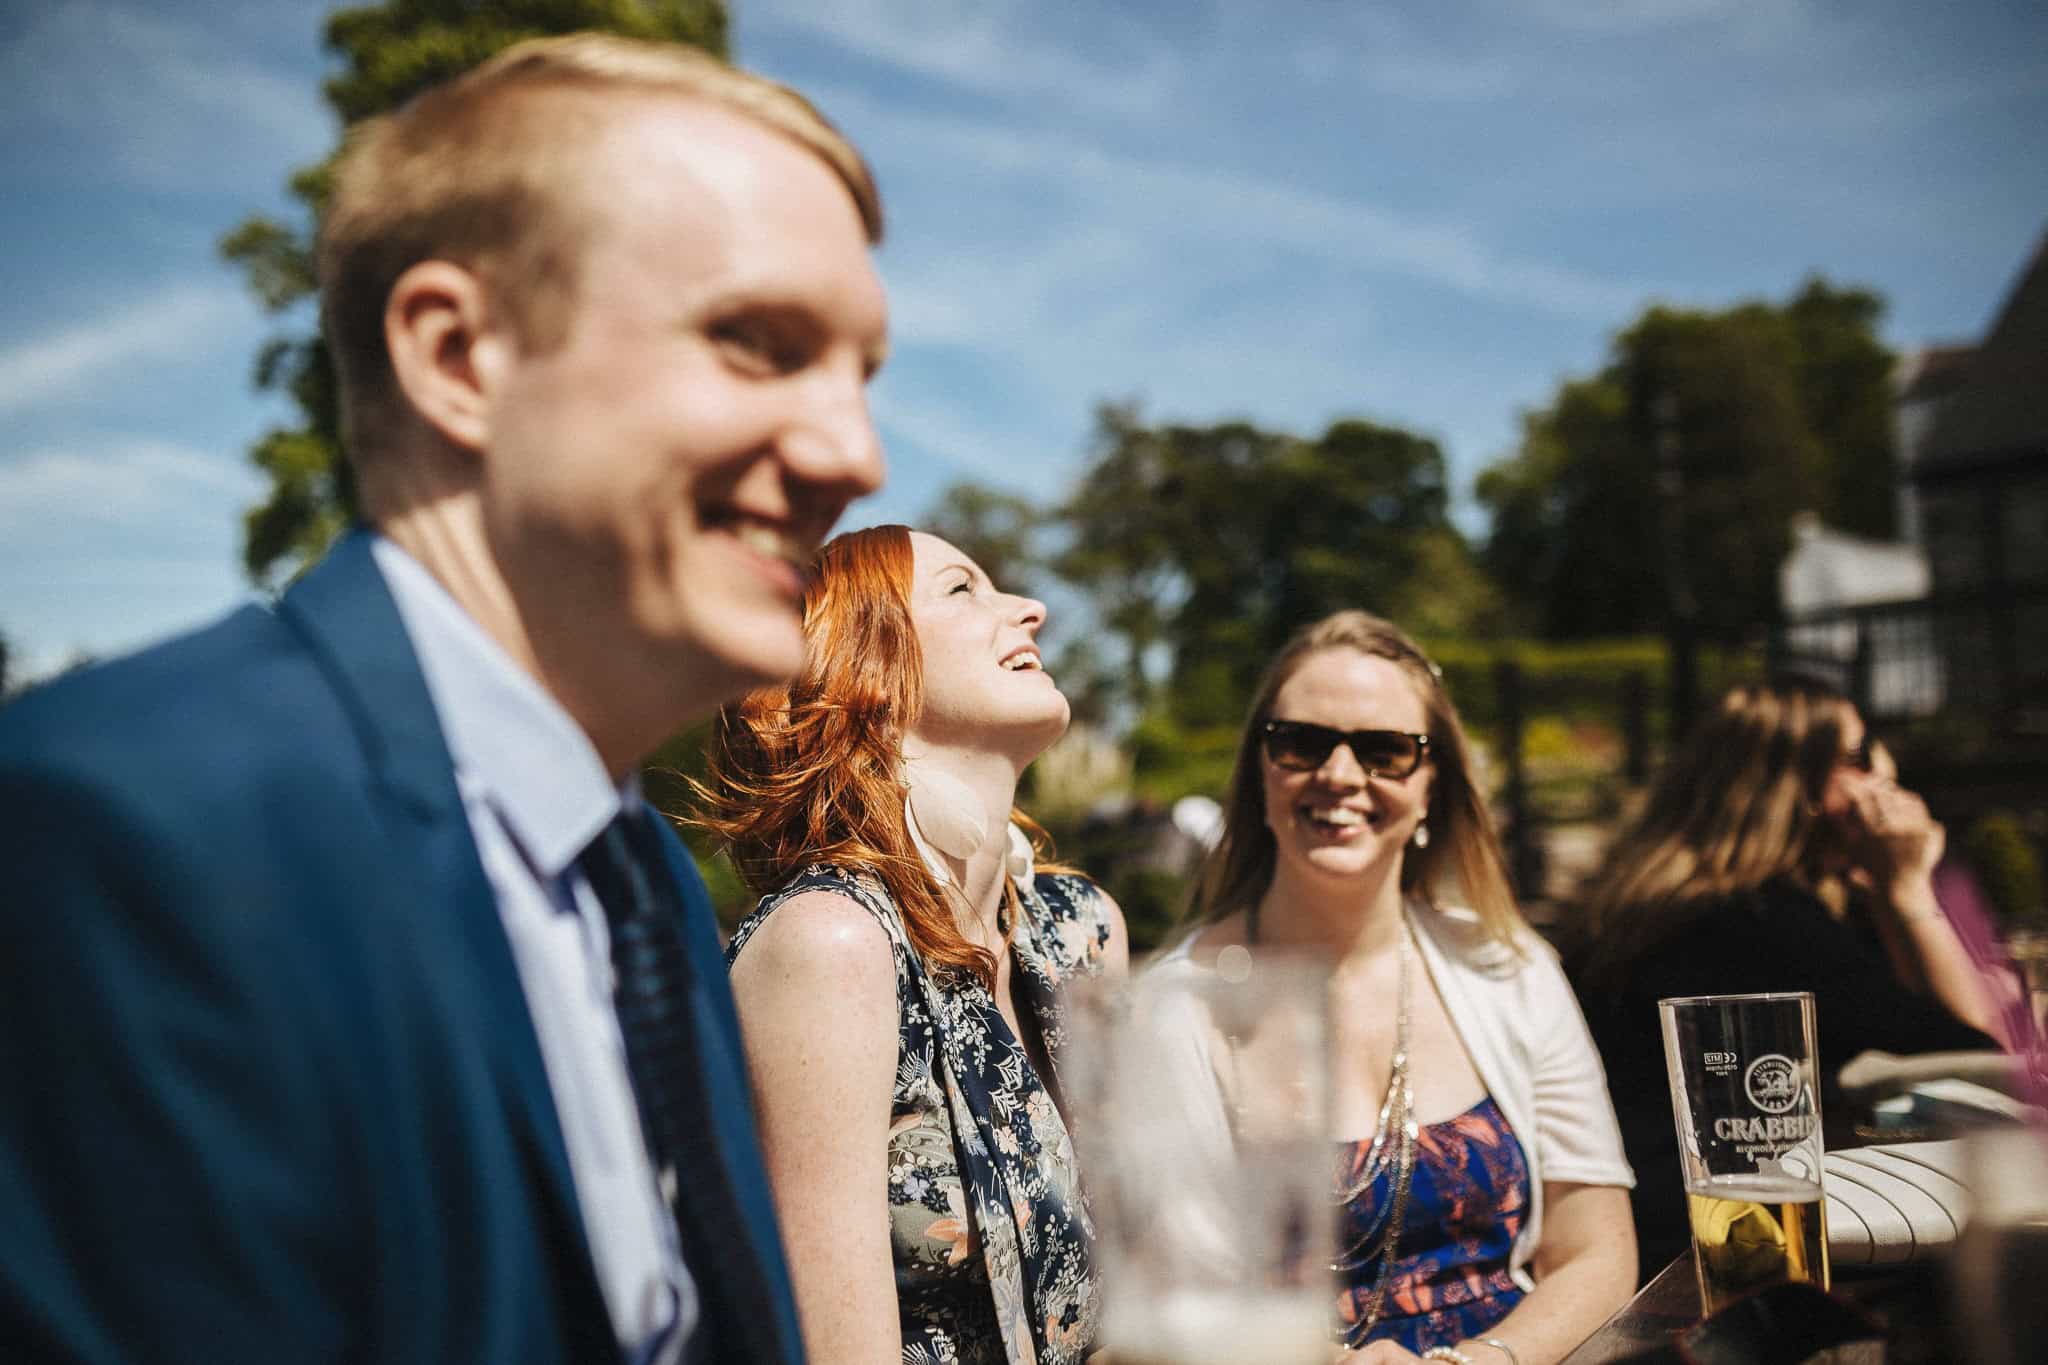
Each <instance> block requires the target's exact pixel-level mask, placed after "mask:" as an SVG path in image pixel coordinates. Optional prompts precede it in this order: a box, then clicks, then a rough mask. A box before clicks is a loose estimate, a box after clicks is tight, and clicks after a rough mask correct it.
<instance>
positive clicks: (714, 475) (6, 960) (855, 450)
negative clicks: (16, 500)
mask: <svg viewBox="0 0 2048 1365" xmlns="http://www.w3.org/2000/svg"><path fill="white" fill-rule="evenodd" d="M880 232H881V216H880V207H879V203H878V201H877V198H876V194H875V189H874V185H873V182H872V180H871V178H870V177H869V175H868V172H867V170H866V168H865V166H864V165H863V164H862V162H861V159H860V157H859V154H858V153H857V152H855V151H854V149H853V148H852V147H851V146H850V145H849V144H848V143H847V142H846V141H845V140H844V139H843V138H842V137H841V136H840V135H839V134H838V133H837V132H836V131H834V130H833V129H832V128H831V127H830V125H828V124H827V123H825V122H824V120H823V119H822V118H821V117H820V116H819V115H818V114H817V113H816V112H815V111H814V110H812V109H811V108H810V106H809V105H808V104H806V103H805V102H804V101H803V100H802V99H801V98H800V97H798V96H796V95H795V94H793V93H792V92H790V91H787V90H785V89H783V88H781V87H779V86H775V85H773V84H771V83H769V82H766V81H762V80H759V79H757V78H755V77H751V76H747V75H745V74H742V73H739V72H736V71H734V70H732V69H731V68H728V67H725V66H724V65H722V64H720V63H716V62H714V61H712V60H710V59H708V58H704V57H702V56H701V55H700V54H696V53H694V52H690V51H687V50H684V49H680V48H671V47H667V46H663V45H657V44H643V43H635V42H629V41H626V40H621V39H615V38H603V37H596V36H591V35H580V36H577V37H573V38H567V39H553V40H542V41H538V42H534V43H527V44H522V45H521V46H519V47H517V48H514V49H511V50H508V51H507V52H506V53H504V54H502V55H500V56H499V57H497V58H495V59H493V60H492V61H491V62H489V63H487V64H485V65H484V66H482V67H479V68H477V69H476V70H475V71H473V72H471V73H470V74H468V75H467V76H464V77H461V78H459V79H458V80H456V81H454V82H451V83H449V84H447V85H444V86H441V87H438V88H437V89H435V90H432V91H429V92H427V93H426V94H424V95H422V96H420V97H419V98H417V99H415V100H414V101H413V102H411V103H410V104H408V105H407V106H406V107H405V108H404V109H402V110H400V111H399V112H398V113H396V114H395V115H392V116H389V117H384V118H379V119H375V120H371V121H368V122H366V123H365V124H363V125H360V126H359V127H358V128H356V129H355V130H354V131H353V132H352V134H351V137H350V141H349V144H348V148H347V151H346V153H345V155H344V157H343V159H342V161H341V163H340V165H339V166H338V168H337V172H336V176H335V180H334V186H333V194H332V198H331V200H330V202H329V205H328V209H327V213H326V215H325V219H324V222H323V226H322V234H321V242H320V257H319V271H320V275H321V282H322V303H323V320H324V325H325V328H326V337H327V341H328V344H329V346H330V348H331V350H332V353H333V355H334V358H335V361H336V369H337V373H338V376H339V379H340V384H341V389H340V401H341V405H342V410H343V415H344V426H345V431H346V436H347V444H348V448H349V453H350V460H351V465H352V471H353V473H354V475H355V477H356V480H357V486H358V488H359V489H360V491H361V494H362V503H363V506H364V508H365V512H366V519H367V523H368V524H367V525H366V526H365V527H362V528H358V529H357V530H356V531H354V532H353V533H351V534H350V535H349V536H347V537H346V538H344V539H343V540H342V541H341V542H340V543H339V544H338V545H337V546H336V547H335V549H334V550H333V551H332V552H331V553H330V554H329V555H328V556H327V557H326V559H325V560H324V561H323V562H322V563H321V564H319V565H318V566H316V567H315V568H313V569H312V570H311V571H310V572H308V573H307V574H306V575H305V576H304V578H303V579H301V580H300V581H299V582H298V583H297V584H296V585H294V586H293V587H292V588H291V589H290V590H289V591H288V592H286V593H285V594H284V596H283V598H282V600H281V601H280V602H279V603H278V604H277V605H276V607H275V609H259V608H254V607H252V608H249V609H246V610H243V611H241V612H239V613H237V614H235V615H233V616H230V617H228V618H227V619H226V620H224V621H222V622H220V623H219V624H217V625H214V626H212V627H210V628H207V629H204V630H201V631H198V632H196V633H194V634H192V635H188V636H185V637H183V638H181V639H176V640H173V641H171V642H170V643H168V644H165V645H162V646H160V647H157V648H155V649H151V650H149V651H146V652H144V653H142V654H140V655H137V656H134V657H132V658H128V659H125V660H122V661H119V662H115V663H112V664H109V665H107V666H105V667H101V668H96V669H92V670H89V671H87V672H85V673H83V674H81V675H78V676H74V677H72V678H70V679H67V680H65V681H63V682H60V683H57V684H53V685H51V686H49V687H46V688H44V689H42V690H41V691H40V692H37V693H33V694H31V695H29V696H28V697H26V698H23V699H21V700H19V701H18V702H16V703H15V704H13V705H12V706H10V707H8V708H7V709H6V710H5V711H0V876H4V877H5V878H6V891H5V893H4V896H0V1359H5V1360H8V1361H22V1360H65V1361H84V1362H95V1363H97V1362H142V1361H180V1362H187V1361H209V1362H210V1361H222V1362H255V1361H291V1362H301V1361H379V1362H384V1361H390V1362H418V1363H419V1365H428V1362H433V1365H443V1363H444V1362H450V1361H475V1362H493V1363H497V1362H535V1363H536V1365H540V1363H541V1362H549V1363H552V1362H560V1361H577V1362H582V1361H606V1360H611V1361H619V1360H631V1361H636V1362H640V1361H644V1362H657V1363H658V1365H675V1362H684V1361H688V1362H698V1361H745V1362H750V1363H751V1362H789V1363H790V1365H795V1362H799V1361H801V1359H802V1356H803V1351H802V1345H801V1342H800V1340H799V1337H798V1328H797V1323H796V1318H795V1311H794V1308H793V1306H792V1302H791V1297H790V1292H789V1285H788V1282H787V1271H786V1269H785V1267H784V1264H783V1259H782V1251H781V1246H780V1242H779V1239H778V1234H777V1232H776V1226H775V1218H774V1213H773V1209H772V1205H771V1203H770V1201H769V1197H768V1192H767V1189H766V1185H765V1179H764V1176H763V1173H762V1169H761V1165H760V1160H759V1156H758V1153H757V1150H756V1143H755V1135H754V1130H753V1126H752V1118H751V1115H750V1112H749V1097H748V1087H747V1080H746V1075H745V1071H744V1067H743V1063H742V1060H741V1052H740V1047H739V1040H738V1036H737V1025H736V1023H735V1020H734V1017H733V1011H732V1004H731V998H730V996H729V994H728V992H727V989H726V984H725V976H724V972H723V970H722V968H721V967H720V965H719V945H718V939H717V933H716V929H715V926H714V925H713V923H712V922H711V919H710V913H709V909H708V905H707V903H706V899H705V896H704V894H703V886H702V883H701V882H700V881H699V880H698V879H697V876H696V872H695V869H694V868H693V867H692V866H691V865H690V863H689V860H688V857H687V855H686V854H685V853H684V852H683V851H682V848H681V846H680V844H678V843H677V842H676V840H675V838H674V836H673V834H672V833H670V832H669V831H668V829H667V828H666V827H665V826H663V825H662V824H661V823H660V822H659V820H658V819H654V818H652V817H651V814H650V812H648V811H647V810H646V808H645V806H644V803H643V802H641V800H640V797H639V795H638V788H637V786H636V783H635V779H634V776H633V774H634V772H635V769H636V766H637V764H638V763H639V761H640V760H641V758H642V757H643V756H644V755H645V754H647V753H648V752H649V751H650V750H652V749H653V748H654V747H655V746H656V745H657V744H658V743H659V742H660V741H661V740H663V739H664V738H665V737H666V736H668V735H669V734H671V733H673V732H674V731H675V730H676V729H678V728H679V727H680V726H682V725H683V724H685V723H686V722H688V721H689V720H691V719H692V718H693V717H697V716H700V715H703V714H706V713H708V711H709V710H711V709H712V708H713V707H715V706H716V705H717V704H718V703H719V702H720V701H722V700H724V699H726V698H729V697H732V696H734V695H736V694H738V693H739V692H741V691H743V690H744V689H746V688H748V687H750V686H754V685H757V684H761V683H766V682H770V681H773V680H776V679H779V678H782V677H785V676H787V675H788V674H789V673H790V672H792V671H793V670H794V668H795V666H796V664H797V662H798V659H799V656H800V653H801V649H802V634H801V621H800V607H799V602H800V589H801V582H802V568H801V566H802V565H803V563H804V562H805V561H807V560H808V558H809V557H810V554H811V552H812V551H813V550H814V549H815V548H816V546H817V545H818V543H819V542H820V541H821V540H822V539H823V538H824V536H825V535H826V533H827V531H828V529H829V528H830V527H831V525H832V523H833V522H834V521H835V520H836V518H837V517H838V515H839V513H840V512H841V511H842V510H843V509H844V507H845V506H846V504H847V503H848V502H849V501H850V500H851V499H853V498H855V497H857V496H859V495H861V494H862V493H865V492H868V491H871V490H872V489H874V488H875V487H876V486H877V485H878V484H879V482H880V478H881V460H880V452H879V449H878V446H877V443H876V439H875V434H874V431H873V428H872V426H871V424H870V422H869V419H868V415H867V410H866V405H865V384H866V381H867V379H868V378H869V376H870V375H871V374H872V373H873V371H874V369H875V367H876V366H877V365H878V364H879V363H880V360H881V355H882V350H883V346H884V338H885V332H886V315H885V305H884V302H883V297H882V291H881V287H880V284H879V282H878V281H877V279H876V277H875V274H874V272H873V269H872V266H871V263H870V261H869V258H868V246H869V244H870V243H871V242H873V241H876V240H879V236H880Z"/></svg>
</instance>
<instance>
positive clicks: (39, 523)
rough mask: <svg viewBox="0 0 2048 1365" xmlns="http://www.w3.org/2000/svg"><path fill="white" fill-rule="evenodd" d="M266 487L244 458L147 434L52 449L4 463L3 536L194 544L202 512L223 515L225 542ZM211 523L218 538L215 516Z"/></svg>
mask: <svg viewBox="0 0 2048 1365" xmlns="http://www.w3.org/2000/svg"><path fill="white" fill-rule="evenodd" d="M261 483H262V480H261V478H260V477H259V476H258V474H257V473H256V471H255V470H253V469H251V468H250V467H248V466H247V465H246V464H243V463H241V462H240V461H239V459H238V458H224V457H222V456H218V455H213V454H209V453H207V452H205V451H200V450H194V449H192V448H190V447H188V446H182V445H177V444H175V443H172V442H169V441H158V440H152V439H149V438H146V437H121V438H115V439H112V440H109V441H107V442H106V443H105V444H103V445H100V446H98V447H97V448H94V449H80V448H77V447H76V446H68V447H44V448H40V449H36V450H32V451H30V452H29V453H28V454H26V455H22V456H18V457H13V458H9V459H6V460H0V538H4V539H6V540H8V541H10V542H12V543H13V544H15V545H21V544H24V543H28V542H31V541H32V542H34V543H35V546H36V548H44V547H48V546H52V545H55V544H57V543H59V542H60V541H70V540H73V539H76V538H89V537H91V536H92V534H93V533H94V532H95V531H97V530H106V529H122V530H137V529H140V530H146V531H149V532H151V533H152V534H153V535H155V536H164V535H168V536H171V537H175V538H180V539H190V537H189V535H181V534H180V533H181V531H182V530H183V529H184V528H186V527H187V526H189V525H191V524H192V523H193V521H194V514H195V513H201V514H202V515H203V512H214V511H217V513H218V527H219V536H220V539H221V541H222V543H223V544H225V543H226V542H227V541H228V539H229V538H230V532H231V528H232V524H233V514H234V510H235V509H236V508H237V507H239V506H240V505H241V504H243V503H246V502H249V501H251V500H252V499H254V498H255V497H256V495H257V494H258V492H259V491H260V490H261ZM202 509H203V511H202ZM204 524H205V525H207V527H208V530H207V536H208V537H209V538H210V537H211V536H212V535H213V530H212V526H213V522H212V519H211V518H206V519H205V522H204ZM138 548H143V549H144V550H145V552H146V547H138Z"/></svg>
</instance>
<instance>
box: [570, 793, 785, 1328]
mask: <svg viewBox="0 0 2048 1365" xmlns="http://www.w3.org/2000/svg"><path fill="white" fill-rule="evenodd" d="M579 863H580V865H581V867H582V868H583V874H584V876H586V877H588V878H589V879H590V886H591V889H592V890H594V891H596V892H597V898H598V900H599V901H600V902H602V903H603V905H604V912H605V919H606V920H607V921H608V922H609V923H610V926H611V940H612V972H613V977H614V984H613V988H612V1004H613V1008H614V1009H615V1010H616V1011H617V1012H618V1016H619V1032H620V1034H621V1036H622V1037H623V1038H624V1040H625V1044H626V1065H627V1068H628V1070H629V1071H630V1072H631V1074H632V1079H633V1098H634V1100H635V1101H636V1102H637V1104H638V1106H639V1109H640V1124H641V1128H642V1131H643V1132H644V1133H645V1134H646V1138H647V1150H648V1155H649V1156H650V1157H651V1158H652V1159H653V1162H654V1165H655V1169H656V1171H657V1173H658V1174H659V1173H661V1172H663V1171H664V1170H666V1171H667V1172H669V1173H671V1174H669V1175H664V1176H662V1177H661V1180H662V1188H663V1189H664V1190H665V1191H669V1192H671V1194H672V1198H673V1204H672V1207H673V1208H674V1210H675V1215H676V1226H677V1230H678V1231H679V1232H680V1233H681V1236H682V1245H683V1252H684V1257H685V1260H686V1261H687V1263H688V1265H689V1268H690V1273H691V1274H692V1275H693V1276H694V1277H695V1278H696V1281H697V1285H698V1289H699V1295H698V1297H699V1301H700V1302H701V1303H702V1305H703V1315H702V1317H701V1318H700V1320H699V1324H698V1329H697V1331H698V1337H697V1340H696V1341H695V1342H693V1344H692V1349H691V1351H690V1352H688V1353H686V1354H687V1355H688V1358H690V1359H693V1360H715V1361H725V1360H745V1361H763V1362H767V1361H779V1360H786V1359H794V1358H796V1357H795V1356H794V1355H793V1354H791V1353H789V1352H787V1351H786V1350H785V1348H784V1344H783V1343H781V1342H780V1341H778V1340H777V1338H778V1336H779V1334H778V1333H777V1331H776V1329H775V1314H774V1312H773V1311H772V1309H770V1308H769V1307H768V1306H767V1295H768V1293H769V1290H768V1286H767V1285H766V1284H765V1283H763V1282H762V1280H761V1277H760V1274H759V1267H757V1266H756V1265H755V1264H754V1262H753V1258H752V1257H751V1256H749V1255H747V1254H745V1252H744V1251H743V1250H742V1249H741V1248H740V1247H739V1246H736V1245H735V1243H736V1242H737V1241H740V1240H742V1239H739V1238H736V1237H735V1235H734V1232H733V1229H734V1227H735V1225H736V1224H737V1222H738V1220H739V1219H740V1218H741V1217H742V1214H741V1213H740V1210H739V1206H738V1204H737V1202H736V1201H735V1200H734V1198H733V1192H732V1189H731V1187H730V1185H729V1184H728V1176H727V1173H726V1165H725V1162H724V1160H723V1159H722V1158H721V1155H720V1152H719V1148H718V1138H717V1134H716V1132H715V1131H714V1124H715V1122H716V1116H715V1115H713V1114H711V1113H710V1112H709V1106H708V1104H707V1102H706V1099H705V1087H704V1077H703V1072H702V1071H701V1069H700V1068H701V1065H702V1063H701V1061H700V1059H699V1058H698V1056H697V1045H696V1039H695V1036H694V1025H693V1023H692V1020H691V1014H690V1011H691V998H692V995H693V986H694V983H695V979H696V973H695V969H694V968H693V966H692V964H691V962H690V954H689V950H688V948H687V947H686V945H685V943H684V939H683V925H684V919H685V916H686V915H687V914H688V910H687V908H686V906H685V903H684V900H683V896H682V892H681V890H680V889H679V888H678V887H677V886H676V883H675V879H674V877H673V876H672V875H671V872H670V868H669V864H668V860H667V859H666V857H665V856H664V855H663V851H662V847H661V838H660V835H659V834H658V833H657V831H656V830H655V829H654V827H653V826H652V825H651V824H650V823H648V820H647V818H646V817H645V816H644V815H643V814H641V813H640V812H638V811H636V810H626V811H622V812H621V813H620V814H619V816H618V818H616V819H615V820H613V821H612V822H611V823H610V824H609V825H607V826H605V828H604V829H603V831H602V832H600V833H599V834H598V836H597V838H595V839H593V840H592V841H591V843H590V847H589V848H587V849H585V850H584V851H583V856H582V858H581V859H580V860H579Z"/></svg>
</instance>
